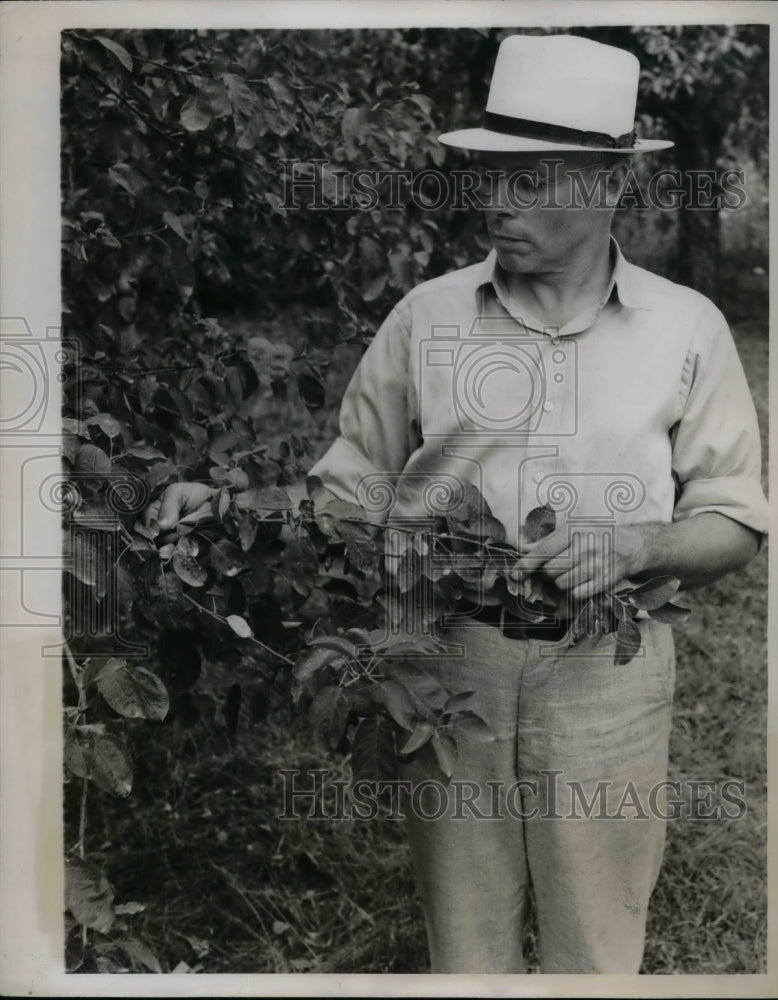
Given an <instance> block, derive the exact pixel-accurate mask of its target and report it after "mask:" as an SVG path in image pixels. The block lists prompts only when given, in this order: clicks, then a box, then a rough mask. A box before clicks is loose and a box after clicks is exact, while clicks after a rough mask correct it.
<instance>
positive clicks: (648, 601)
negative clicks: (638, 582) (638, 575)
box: [627, 576, 681, 611]
mask: <svg viewBox="0 0 778 1000" xmlns="http://www.w3.org/2000/svg"><path fill="white" fill-rule="evenodd" d="M680 586H681V581H680V580H679V579H678V578H677V577H675V576H657V577H654V579H653V580H649V581H648V582H647V583H644V584H643V585H642V586H640V587H636V588H635V590H632V591H630V593H629V594H627V600H628V601H629V602H630V604H633V605H634V606H635V607H636V608H640V609H641V610H643V611H653V610H654V609H655V608H661V607H662V605H663V604H667V602H668V601H669V600H670V598H671V597H672V596H673V594H675V592H676V591H677V590H678V588H679V587H680Z"/></svg>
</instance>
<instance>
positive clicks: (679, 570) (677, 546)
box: [633, 511, 759, 590]
mask: <svg viewBox="0 0 778 1000" xmlns="http://www.w3.org/2000/svg"><path fill="white" fill-rule="evenodd" d="M636 527H637V528H638V530H639V532H640V535H641V544H640V545H639V549H638V556H637V565H638V567H639V568H638V571H637V572H636V573H634V574H633V576H634V578H635V579H637V580H642V579H649V578H650V577H652V576H662V575H668V576H675V577H678V579H679V580H680V581H681V587H682V589H683V590H691V589H693V588H694V587H701V586H703V585H705V584H708V583H712V582H713V581H714V580H717V579H718V578H719V577H721V576H724V575H725V574H726V573H730V572H732V571H733V570H736V569H740V568H741V567H742V566H745V565H746V563H748V562H749V561H750V560H751V559H753V557H754V556H755V555H756V553H757V551H758V549H759V535H758V534H757V532H755V531H753V530H752V529H751V528H748V527H746V526H745V525H744V524H740V522H738V521H733V520H732V518H729V517H726V516H725V515H724V514H718V513H716V512H715V511H706V512H704V513H702V514H696V515H695V516H694V517H690V518H687V519H685V520H683V521H675V522H673V523H672V524H661V523H646V524H641V525H637V526H636Z"/></svg>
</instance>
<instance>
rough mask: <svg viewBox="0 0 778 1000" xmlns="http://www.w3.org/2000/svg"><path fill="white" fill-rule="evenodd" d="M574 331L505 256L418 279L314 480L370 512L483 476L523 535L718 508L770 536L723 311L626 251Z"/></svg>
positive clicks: (744, 394) (745, 396) (752, 429)
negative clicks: (543, 519)
mask: <svg viewBox="0 0 778 1000" xmlns="http://www.w3.org/2000/svg"><path fill="white" fill-rule="evenodd" d="M613 260H614V266H613V271H612V275H611V280H610V283H609V285H608V288H607V291H606V294H605V296H604V297H603V299H602V300H601V301H600V303H598V305H597V306H595V307H593V308H590V309H587V310H585V311H584V312H582V313H581V314H580V315H578V316H576V317H574V318H573V319H571V320H570V321H569V322H567V323H566V324H565V325H564V326H563V327H561V328H560V329H558V330H557V329H553V328H546V329H543V328H542V325H541V324H540V323H539V322H538V320H537V319H535V318H534V317H533V316H532V315H531V313H530V312H529V310H528V309H526V308H525V307H524V306H523V305H522V303H520V302H517V301H516V300H515V299H513V298H510V297H509V296H508V294H507V288H506V285H505V282H504V281H503V280H502V276H501V273H500V268H499V265H498V264H497V259H496V253H495V252H494V251H492V252H491V253H490V254H489V256H488V257H487V258H486V259H485V260H484V261H482V262H480V263H478V264H474V265H472V266H470V267H466V268H462V269H460V270H458V271H454V272H451V273H449V274H445V275H443V276H441V277H439V278H435V279H433V280H431V281H427V282H424V283H423V284H421V285H419V286H418V287H416V288H415V289H413V290H412V291H411V292H410V293H409V294H408V295H406V296H405V298H403V299H402V301H401V302H399V303H398V304H397V306H395V308H394V309H393V310H392V311H391V313H390V314H389V316H388V317H387V319H386V320H385V321H384V323H383V324H382V326H381V327H380V329H379V330H378V332H377V334H376V336H375V338H374V340H373V341H372V343H371V344H370V347H369V348H368V349H367V351H366V352H365V354H364V356H363V358H362V360H361V361H360V364H359V366H358V368H357V370H356V372H355V373H354V375H353V377H352V379H351V382H350V383H349V386H348V388H347V390H346V393H345V395H344V398H343V403H342V407H341V413H340V436H339V437H338V438H337V439H336V440H335V442H334V443H333V445H332V446H331V447H330V449H329V450H328V451H327V452H326V454H325V455H324V456H323V457H322V458H321V459H320V460H319V461H318V462H317V463H316V464H315V465H314V467H313V468H312V469H311V471H310V475H312V476H318V477H320V478H321V479H322V480H323V482H324V484H325V485H326V486H327V487H328V488H329V489H330V490H332V491H333V492H334V493H336V494H338V495H339V496H341V497H342V498H344V499H351V500H354V499H355V500H356V501H357V502H358V503H360V504H361V505H362V506H363V507H366V508H367V509H368V510H370V511H371V516H373V517H375V518H378V517H384V516H386V515H387V514H388V513H389V512H390V510H391V512H392V517H396V516H400V515H402V516H413V517H424V516H430V515H434V514H435V513H439V512H440V510H441V509H442V508H444V507H445V503H446V500H447V498H448V497H450V495H452V493H453V494H455V493H456V489H457V483H461V482H469V483H474V484H475V485H476V486H478V488H479V489H480V491H481V493H482V494H483V496H484V497H485V498H486V500H487V502H488V504H489V506H490V507H491V510H492V512H493V514H494V515H495V516H496V517H497V518H499V520H500V521H502V523H503V524H504V525H505V528H506V532H507V540H508V541H509V542H511V543H512V544H514V545H518V542H519V527H520V524H522V523H523V521H524V519H525V518H526V514H527V513H528V512H529V511H530V510H531V509H532V508H533V507H537V506H540V505H543V504H548V505H549V506H551V507H553V508H554V509H555V510H556V511H557V512H558V517H559V516H564V517H565V518H567V519H569V520H570V521H571V522H573V523H576V524H577V525H578V526H579V527H580V526H587V525H589V526H591V527H592V529H593V530H603V529H606V530H607V528H608V526H609V525H614V524H625V523H639V522H643V521H655V522H656V521H658V522H670V521H679V520H682V519H684V518H687V517H692V516H693V515H695V514H699V513H701V512H703V511H717V512H719V513H721V514H725V515H726V516H727V517H730V518H733V519H734V520H736V521H739V522H740V523H742V524H745V525H747V526H748V527H750V528H753V529H754V530H755V531H758V532H762V533H764V532H766V530H767V518H768V514H767V501H766V499H765V497H764V493H763V491H762V487H761V482H760V466H761V455H760V442H759V433H758V427H757V419H756V413H755V409H754V405H753V402H752V399H751V395H750V392H749V389H748V385H747V383H746V379H745V375H744V373H743V368H742V365H741V363H740V360H739V358H738V355H737V351H736V349H735V345H734V342H733V339H732V335H731V333H730V331H729V327H728V325H727V322H726V320H725V318H724V316H723V315H722V314H721V312H720V311H719V310H718V309H717V308H716V306H715V305H713V303H712V302H710V301H709V300H708V299H706V298H705V297H704V296H702V295H700V294H699V293H698V292H695V291H693V290H692V289H690V288H686V287H684V286H681V285H677V284H674V283H673V282H671V281H668V280H667V279H665V278H661V277H659V276H658V275H655V274H652V273H650V272H649V271H646V270H644V269H643V268H640V267H637V266H635V265H634V264H631V263H629V262H628V261H626V260H625V259H624V257H623V256H622V254H621V251H620V250H619V248H618V245H617V244H616V243H615V241H613Z"/></svg>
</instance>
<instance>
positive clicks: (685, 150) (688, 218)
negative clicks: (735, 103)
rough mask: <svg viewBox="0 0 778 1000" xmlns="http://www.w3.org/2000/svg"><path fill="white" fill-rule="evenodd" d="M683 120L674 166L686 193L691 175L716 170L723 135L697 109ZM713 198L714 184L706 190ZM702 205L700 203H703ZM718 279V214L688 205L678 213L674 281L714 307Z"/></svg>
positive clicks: (690, 182)
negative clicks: (678, 172) (704, 297)
mask: <svg viewBox="0 0 778 1000" xmlns="http://www.w3.org/2000/svg"><path fill="white" fill-rule="evenodd" d="M697 118H698V120H699V119H702V120H701V121H699V123H698V124H695V122H694V117H693V115H690V116H689V118H688V119H687V127H686V128H685V129H684V132H683V134H682V135H678V136H677V137H676V148H675V153H676V162H677V164H678V169H679V170H680V171H681V173H682V176H683V177H684V185H685V187H686V190H687V191H688V190H690V187H691V185H692V181H691V180H690V178H691V177H692V176H693V173H692V172H694V171H700V170H710V171H713V170H717V167H718V161H719V157H720V155H721V152H722V141H723V135H722V134H721V133H720V130H719V129H716V128H711V123H710V121H708V120H706V119H707V116H702V115H700V113H699V109H697ZM708 190H709V191H711V192H712V196H713V197H714V198H715V197H716V196H717V194H718V190H719V189H718V184H717V183H716V181H714V182H713V184H712V185H711V186H710V187H709V188H708ZM703 203H704V201H703ZM720 277H721V213H720V210H719V209H718V208H704V207H699V205H695V204H691V205H690V206H689V207H687V208H684V209H682V210H681V211H680V214H679V218H678V271H677V280H678V281H679V282H680V283H681V284H683V285H689V286H690V287H691V288H694V289H696V290H697V291H698V292H701V293H702V294H703V295H707V297H708V298H709V299H712V300H713V301H714V302H715V303H717V304H720V302H721V298H722V294H721V292H722V290H721V284H720Z"/></svg>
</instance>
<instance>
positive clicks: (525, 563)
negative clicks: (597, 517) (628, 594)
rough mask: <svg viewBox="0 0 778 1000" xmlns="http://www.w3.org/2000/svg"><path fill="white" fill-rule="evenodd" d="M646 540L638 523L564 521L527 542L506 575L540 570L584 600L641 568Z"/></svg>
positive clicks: (515, 576)
mask: <svg viewBox="0 0 778 1000" xmlns="http://www.w3.org/2000/svg"><path fill="white" fill-rule="evenodd" d="M646 541H647V540H646V538H645V531H644V529H643V528H642V527H641V526H640V525H624V526H619V527H616V528H615V529H614V530H613V531H612V532H610V531H608V530H607V529H606V530H603V529H601V528H600V529H598V528H596V527H594V526H592V527H587V528H572V527H571V526H570V525H569V524H563V525H561V526H560V527H558V528H557V529H556V530H555V531H552V532H551V533H550V534H548V535H546V536H545V538H541V539H540V540H539V541H537V542H533V543H531V544H529V545H526V546H525V547H524V555H523V556H522V557H521V559H520V560H519V561H518V562H517V563H516V565H515V566H514V567H513V569H512V570H511V571H510V574H509V575H510V576H511V577H512V578H513V579H514V580H520V579H522V578H523V577H524V576H526V575H527V574H528V573H531V572H533V571H539V572H540V573H542V574H543V576H545V577H547V578H548V579H550V580H553V582H554V583H555V584H556V585H557V587H559V589H560V590H563V591H565V592H566V593H567V596H568V598H570V599H573V600H587V599H588V598H590V597H593V596H594V595H595V594H600V593H602V592H603V591H604V590H612V589H613V588H614V587H615V586H616V585H618V584H620V583H622V582H623V581H624V580H627V579H629V578H630V577H633V576H635V575H636V574H638V573H640V572H641V571H642V570H644V569H645V562H644V555H645V549H646Z"/></svg>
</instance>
